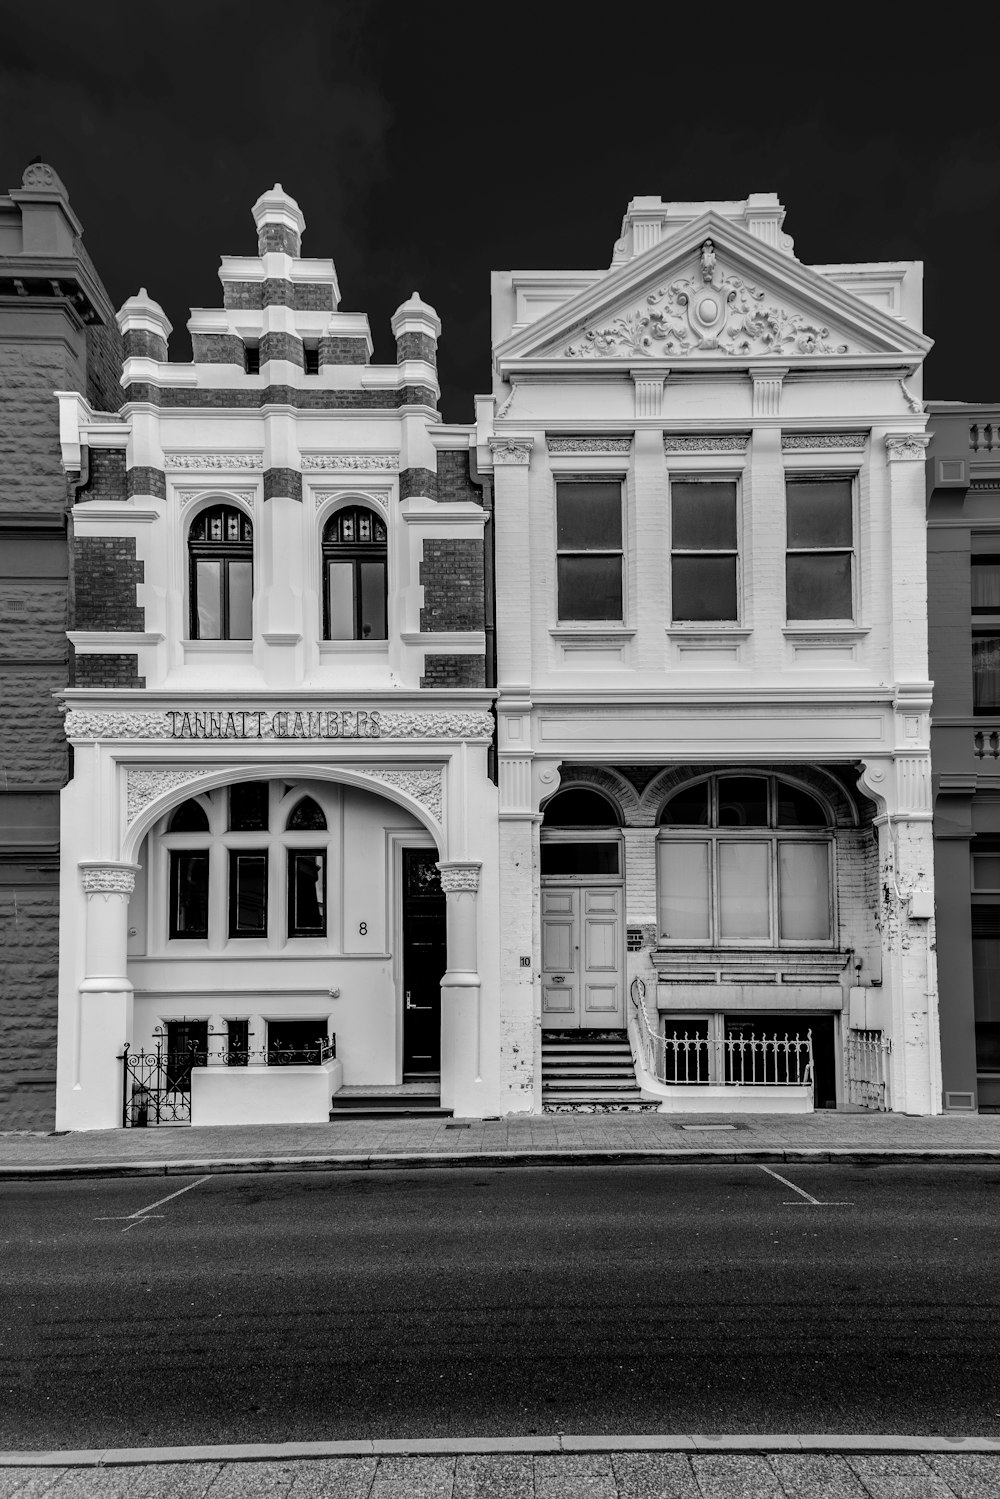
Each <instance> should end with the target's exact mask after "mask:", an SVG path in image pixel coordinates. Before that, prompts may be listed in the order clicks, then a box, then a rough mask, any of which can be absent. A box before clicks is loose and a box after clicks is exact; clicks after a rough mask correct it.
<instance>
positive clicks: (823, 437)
mask: <svg viewBox="0 0 1000 1499" xmlns="http://www.w3.org/2000/svg"><path fill="white" fill-rule="evenodd" d="M867 438H868V434H867V432H782V434H781V451H782V452H783V453H798V452H816V451H818V450H819V449H826V450H830V449H833V450H840V451H843V452H849V453H860V452H861V451H862V449H863V448H864V445H865V442H866V441H867Z"/></svg>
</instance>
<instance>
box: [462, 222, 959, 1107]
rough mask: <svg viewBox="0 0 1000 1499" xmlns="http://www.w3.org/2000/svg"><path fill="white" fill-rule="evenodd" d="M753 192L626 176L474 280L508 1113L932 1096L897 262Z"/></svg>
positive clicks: (921, 661)
mask: <svg viewBox="0 0 1000 1499" xmlns="http://www.w3.org/2000/svg"><path fill="white" fill-rule="evenodd" d="M783 219H784V210H783V208H782V206H781V204H780V203H779V202H778V200H777V198H776V197H775V196H774V195H773V194H755V195H753V196H751V197H749V198H748V199H747V200H746V201H744V202H712V203H708V202H705V203H665V202H662V201H661V200H660V199H659V198H637V199H634V200H633V201H632V203H631V204H630V205H629V208H628V211H627V213H626V215H625V219H624V223H623V226H622V232H621V237H620V238H619V240H618V242H617V244H616V245H615V246H614V253H613V256H612V259H611V265H610V268H609V269H607V270H575V269H574V270H567V271H523V272H522V271H512V272H502V273H498V274H496V275H495V277H494V282H493V357H494V369H495V383H494V390H493V394H492V396H491V397H490V398H487V399H482V400H481V401H480V402H479V405H478V431H477V459H478V466H479V470H480V472H481V473H483V474H487V473H489V472H490V471H492V472H493V475H494V491H495V493H494V503H495V515H496V527H497V536H496V573H497V576H496V600H497V641H498V694H499V695H498V722H499V785H500V814H499V815H500V875H501V914H502V930H503V948H502V954H501V981H500V1004H501V1015H500V1032H501V1037H502V1043H503V1054H502V1058H501V1067H502V1077H501V1088H502V1091H505V1092H506V1093H507V1095H508V1096H509V1097H510V1098H512V1099H513V1098H516V1097H517V1096H518V1094H519V1093H520V1094H521V1095H523V1098H524V1105H523V1106H528V1107H534V1108H539V1107H547V1108H560V1107H564V1108H581V1107H591V1108H596V1109H601V1108H607V1109H616V1108H626V1107H635V1106H636V1102H635V1100H636V1098H637V1097H640V1098H641V1100H643V1101H645V1102H646V1103H650V1102H658V1104H659V1106H660V1107H661V1108H665V1109H678V1110H685V1109H700V1110H704V1109H713V1110H730V1109H740V1110H745V1109H753V1108H766V1109H774V1108H779V1107H786V1108H809V1107H812V1106H814V1104H815V1105H816V1106H819V1107H828V1108H829V1107H851V1106H857V1107H879V1108H887V1107H888V1108H892V1109H895V1110H900V1111H905V1112H909V1113H935V1112H938V1111H939V1110H940V1108H941V1082H940V1061H939V1052H938V1021H937V996H936V977H935V973H936V970H935V959H934V950H933V849H932V835H931V781H930V760H929V718H930V705H931V687H930V682H929V680H928V660H927V587H926V557H925V526H924V456H925V447H926V443H927V438H926V436H925V435H924V429H925V426H926V421H927V418H926V414H925V411H924V407H923V404H922V401H921V396H920V391H921V384H920V380H921V365H922V361H923V359H924V356H925V354H926V352H927V350H928V348H929V347H930V340H929V339H928V338H927V337H926V336H925V335H924V334H923V332H922V331H921V267H920V265H919V264H916V263H910V262H904V263H895V262H894V263H884V264H883V263H879V264H869V263H860V264H851V265H818V266H815V265H813V266H809V265H805V264H803V263H802V262H801V261H800V260H799V259H798V258H797V257H796V255H795V254H794V251H793V245H792V241H791V239H790V238H789V236H788V235H787V234H786V233H785V232H784V229H783ZM626 1028H628V1029H629V1031H630V1040H631V1053H632V1055H633V1056H634V1059H635V1067H636V1073H637V1077H638V1082H639V1084H640V1087H639V1089H638V1090H637V1089H636V1086H635V1079H630V1078H629V1076H628V1074H629V1073H630V1072H631V1061H632V1058H631V1057H630V1055H629V1050H628V1048H625V1047H624V1045H623V1041H624V1033H625V1031H626ZM810 1054H811V1063H810V1060H809V1058H810Z"/></svg>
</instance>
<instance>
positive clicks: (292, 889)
mask: <svg viewBox="0 0 1000 1499" xmlns="http://www.w3.org/2000/svg"><path fill="white" fill-rule="evenodd" d="M288 935H289V936H290V937H305V936H312V937H324V936H325V935H326V855H325V854H323V853H321V852H320V853H313V852H306V851H290V852H289V855H288Z"/></svg>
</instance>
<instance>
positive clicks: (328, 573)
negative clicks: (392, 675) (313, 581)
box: [323, 505, 388, 640]
mask: <svg viewBox="0 0 1000 1499" xmlns="http://www.w3.org/2000/svg"><path fill="white" fill-rule="evenodd" d="M387 553H388V547H387V541H386V529H385V522H384V521H383V519H382V517H381V516H379V515H376V513H375V511H374V510H370V509H369V508H368V506H366V505H351V506H350V507H349V508H348V509H346V510H338V511H337V512H336V513H335V514H334V515H331V517H330V519H329V520H328V521H327V523H326V525H325V527H324V528H323V635H324V638H325V639H326V640H385V639H386V638H387V633H388V632H387V609H386V599H387V575H386V564H387Z"/></svg>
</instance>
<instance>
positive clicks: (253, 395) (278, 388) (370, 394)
mask: <svg viewBox="0 0 1000 1499" xmlns="http://www.w3.org/2000/svg"><path fill="white" fill-rule="evenodd" d="M261 358H262V359H263V354H262V355H261ZM299 362H300V363H301V359H300V361H299ZM122 399H123V401H148V402H149V403H150V405H152V406H159V407H161V408H162V409H163V410H170V409H175V410H188V409H190V408H191V407H202V406H205V407H217V408H220V409H223V410H226V409H239V408H242V407H247V408H256V407H258V406H270V405H281V406H291V407H293V408H295V409H296V410H299V411H355V410H357V411H396V410H398V409H399V407H400V406H429V407H431V408H432V409H433V410H435V411H436V410H437V396H436V395H435V394H434V392H433V391H432V390H430V389H429V388H428V387H427V386H425V385H404V386H401V387H400V389H399V390H360V389H359V390H315V389H312V390H303V389H301V388H300V387H297V386H294V385H266V386H264V387H263V389H260V390H250V389H230V390H210V389H205V390H191V389H181V388H175V387H172V386H166V387H160V386H158V385H153V384H151V383H150V382H148V381H145V380H136V381H133V382H132V384H131V385H129V386H128V387H127V389H126V390H125V392H124V393H123V397H122Z"/></svg>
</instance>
